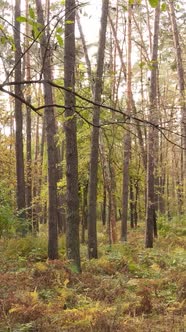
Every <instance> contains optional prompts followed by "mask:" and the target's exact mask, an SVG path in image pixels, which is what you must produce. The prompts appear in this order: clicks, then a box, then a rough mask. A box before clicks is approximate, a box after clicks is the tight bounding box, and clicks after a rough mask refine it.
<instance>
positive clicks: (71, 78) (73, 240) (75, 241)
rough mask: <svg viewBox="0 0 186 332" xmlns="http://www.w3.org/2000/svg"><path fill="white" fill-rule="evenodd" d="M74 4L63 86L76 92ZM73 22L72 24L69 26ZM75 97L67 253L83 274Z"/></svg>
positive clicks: (68, 99)
mask: <svg viewBox="0 0 186 332" xmlns="http://www.w3.org/2000/svg"><path fill="white" fill-rule="evenodd" d="M75 8H76V3H75V0H66V3H65V22H66V23H65V49H64V86H65V88H66V89H71V90H72V91H74V88H75ZM69 21H70V22H71V23H70V24H69V23H68V22H69ZM74 114H75V95H74V94H73V93H71V92H70V91H69V92H67V91H66V92H65V116H66V118H67V119H66V123H65V135H66V177H67V196H66V201H67V219H66V250H67V258H68V259H69V260H71V262H72V264H73V265H75V266H76V269H77V270H78V271H80V270H81V264H80V243H79V197H78V189H79V188H78V152H77V137H76V132H77V129H76V118H75V116H74Z"/></svg>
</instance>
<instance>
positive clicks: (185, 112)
mask: <svg viewBox="0 0 186 332" xmlns="http://www.w3.org/2000/svg"><path fill="white" fill-rule="evenodd" d="M169 12H170V19H171V26H172V33H173V40H174V47H175V52H176V66H177V74H178V87H179V94H180V106H181V115H182V119H181V133H182V138H181V145H182V147H183V149H184V150H182V152H181V154H182V155H181V183H180V190H181V191H180V195H182V196H183V195H184V191H185V190H186V188H185V187H186V183H185V181H186V99H185V97H186V94H185V77H184V66H183V60H182V49H181V45H180V38H179V32H178V27H177V22H176V15H175V10H174V1H173V0H169ZM183 200H184V198H183V197H182V198H181V201H183ZM181 213H183V206H182V207H181Z"/></svg>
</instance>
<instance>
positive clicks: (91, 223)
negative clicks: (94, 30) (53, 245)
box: [88, 0, 109, 259]
mask: <svg viewBox="0 0 186 332" xmlns="http://www.w3.org/2000/svg"><path fill="white" fill-rule="evenodd" d="M108 4H109V1H108V0H103V3H102V16H101V28H100V37H99V48H98V57H97V72H96V79H95V88H94V101H95V102H97V103H100V102H101V92H102V85H103V83H102V76H103V65H104V52H105V42H106V27H107V16H108ZM99 119H100V107H98V106H94V113H93V125H94V127H93V128H92V136H91V155H90V181H89V194H88V256H89V259H91V258H97V257H98V252H97V225H96V202H97V173H98V151H99V128H98V126H99Z"/></svg>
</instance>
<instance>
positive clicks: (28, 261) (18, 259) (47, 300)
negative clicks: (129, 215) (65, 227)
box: [0, 223, 186, 332]
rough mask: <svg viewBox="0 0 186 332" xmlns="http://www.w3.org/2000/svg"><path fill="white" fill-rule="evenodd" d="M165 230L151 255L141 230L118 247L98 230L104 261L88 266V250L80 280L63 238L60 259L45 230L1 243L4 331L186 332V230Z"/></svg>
mask: <svg viewBox="0 0 186 332" xmlns="http://www.w3.org/2000/svg"><path fill="white" fill-rule="evenodd" d="M162 225H163V224H162ZM162 225H161V226H160V231H159V233H160V235H159V238H158V239H156V240H155V244H154V248H153V249H146V250H145V249H144V229H143V227H142V226H140V227H138V228H137V229H136V230H131V231H130V232H129V238H128V243H125V244H121V243H118V244H115V245H113V246H112V247H110V246H109V245H108V244H107V241H106V238H107V235H106V231H102V230H101V226H100V231H99V234H98V238H99V259H98V260H91V261H88V259H87V257H86V255H87V248H86V245H82V246H81V254H82V273H81V274H78V273H76V271H75V269H74V268H73V267H72V266H70V264H69V263H68V262H67V261H66V260H65V255H64V250H65V249H64V248H65V245H64V238H61V239H60V241H59V242H60V243H59V247H60V249H59V250H60V259H59V260H55V261H48V260H47V259H46V258H47V257H46V252H47V239H46V233H45V231H41V233H40V235H39V237H37V238H34V237H31V236H28V237H26V238H21V239H17V238H16V239H15V238H14V239H9V240H7V239H1V240H0V331H1V332H6V331H11V332H21V331H26V332H27V331H28V332H29V331H32V332H69V331H74V332H80V331H82V332H83V331H86V332H89V331H90V332H112V331H113V332H116V331H118V332H119V331H123V332H184V331H186V299H185V298H186V259H185V251H184V250H185V249H186V237H185V235H186V230H184V229H183V224H179V225H178V224H177V225H175V224H174V225H173V224H167V223H165V224H164V226H162ZM184 318H185V319H184ZM184 324H185V326H184Z"/></svg>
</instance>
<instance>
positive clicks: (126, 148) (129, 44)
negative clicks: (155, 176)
mask: <svg viewBox="0 0 186 332" xmlns="http://www.w3.org/2000/svg"><path fill="white" fill-rule="evenodd" d="M131 14H132V7H131V4H130V2H129V3H128V21H127V27H128V28H127V113H128V114H129V115H130V114H131V110H132V90H131V52H132V40H131V17H132V15H131ZM130 154H131V137H130V133H129V132H128V131H127V132H126V133H125V135H124V160H123V192H122V220H121V241H127V220H128V199H129V163H130Z"/></svg>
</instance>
